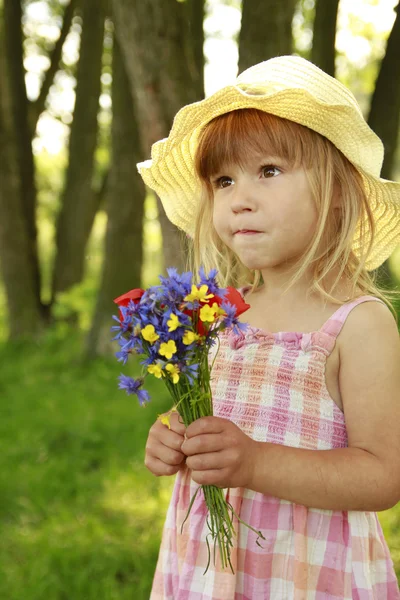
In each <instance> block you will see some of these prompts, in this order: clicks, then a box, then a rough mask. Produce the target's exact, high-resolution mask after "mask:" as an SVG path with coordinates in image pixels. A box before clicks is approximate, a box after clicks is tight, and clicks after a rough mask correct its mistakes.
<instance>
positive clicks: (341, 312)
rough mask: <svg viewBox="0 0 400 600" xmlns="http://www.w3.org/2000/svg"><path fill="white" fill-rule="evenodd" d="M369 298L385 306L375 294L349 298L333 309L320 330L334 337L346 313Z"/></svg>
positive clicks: (343, 321)
mask: <svg viewBox="0 0 400 600" xmlns="http://www.w3.org/2000/svg"><path fill="white" fill-rule="evenodd" d="M371 300H375V301H376V302H380V303H381V304H383V305H385V306H386V304H385V303H384V302H383V300H381V299H380V298H376V296H360V297H359V298H356V299H355V300H351V301H350V302H347V303H346V304H342V306H340V307H339V308H338V309H337V311H335V312H334V313H333V315H332V316H331V317H329V319H328V320H327V321H326V322H325V323H324V324H323V325H322V327H321V329H320V331H322V332H324V333H327V334H329V335H330V336H332V337H333V338H335V339H336V338H337V336H338V335H339V333H340V332H341V330H342V327H343V325H344V324H345V322H346V319H347V316H348V314H349V313H350V312H351V311H352V310H353V308H354V307H355V306H358V305H359V304H361V303H362V302H369V301H371Z"/></svg>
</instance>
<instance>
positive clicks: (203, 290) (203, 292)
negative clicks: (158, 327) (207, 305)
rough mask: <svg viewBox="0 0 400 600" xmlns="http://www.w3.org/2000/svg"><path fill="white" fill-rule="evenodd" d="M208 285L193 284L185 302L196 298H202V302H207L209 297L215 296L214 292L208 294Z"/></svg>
mask: <svg viewBox="0 0 400 600" xmlns="http://www.w3.org/2000/svg"><path fill="white" fill-rule="evenodd" d="M207 291H208V287H207V286H206V285H205V284H204V285H202V286H201V287H200V288H197V287H196V286H195V285H192V291H191V293H190V294H188V295H187V296H186V297H185V298H184V300H185V302H193V301H194V300H200V301H201V302H207V300H208V299H209V298H214V294H208V295H207Z"/></svg>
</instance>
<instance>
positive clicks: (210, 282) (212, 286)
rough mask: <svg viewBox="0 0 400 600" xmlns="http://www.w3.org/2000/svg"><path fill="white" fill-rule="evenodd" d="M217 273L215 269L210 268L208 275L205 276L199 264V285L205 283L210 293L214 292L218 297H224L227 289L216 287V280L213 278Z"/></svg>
mask: <svg viewBox="0 0 400 600" xmlns="http://www.w3.org/2000/svg"><path fill="white" fill-rule="evenodd" d="M217 273H218V271H217V269H211V271H210V272H209V274H208V277H207V275H206V274H205V272H204V267H203V266H201V267H200V269H199V275H200V284H199V285H206V286H207V287H208V289H209V291H210V292H211V294H215V295H216V296H219V297H220V298H224V297H225V294H226V292H227V290H226V289H223V288H219V287H218V284H217V281H216V279H215V276H216V274H217Z"/></svg>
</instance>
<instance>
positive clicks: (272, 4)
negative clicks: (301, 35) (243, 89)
mask: <svg viewBox="0 0 400 600" xmlns="http://www.w3.org/2000/svg"><path fill="white" fill-rule="evenodd" d="M295 6H296V0H265V1H264V2H260V1H259V0H243V2H242V24H241V28H240V34H239V73H242V72H243V71H244V70H245V69H248V68H249V67H251V66H253V65H255V64H257V63H259V62H262V61H264V60H268V59H269V58H273V57H274V56H282V55H285V54H291V53H292V20H293V15H294V10H295Z"/></svg>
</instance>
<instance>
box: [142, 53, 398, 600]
mask: <svg viewBox="0 0 400 600" xmlns="http://www.w3.org/2000/svg"><path fill="white" fill-rule="evenodd" d="M382 159H383V147H382V144H381V142H380V140H379V139H378V138H377V136H376V135H375V134H374V133H373V132H372V131H371V129H370V128H369V127H368V125H367V124H366V122H365V121H364V119H363V117H362V114H361V111H360V108H359V106H358V104H357V102H356V100H355V98H354V96H353V95H352V94H351V93H350V92H349V91H348V90H347V89H346V88H345V87H344V86H343V85H341V84H340V83H339V82H338V81H336V80H335V79H333V78H331V77H330V76H328V75H326V74H325V73H324V72H322V71H321V70H320V69H318V68H317V67H315V66H314V65H312V64H311V63H309V62H308V61H306V60H304V59H302V58H298V57H294V56H283V57H278V58H274V59H271V60H269V61H266V62H264V63H261V64H259V65H256V66H254V67H252V68H250V69H248V70H247V71H245V72H244V73H243V74H241V75H240V76H239V77H238V78H237V80H236V83H235V85H232V86H228V87H226V88H224V89H222V90H220V91H218V92H216V93H215V94H214V95H212V96H210V97H209V98H207V99H205V100H203V101H201V102H198V103H195V104H192V105H189V106H186V107H184V108H182V109H181V110H180V111H179V112H178V114H177V115H176V117H175V120H174V123H173V127H172V130H171V132H170V135H169V137H168V138H167V139H164V140H161V141H160V142H158V143H156V144H154V146H153V148H152V160H150V161H146V162H145V163H141V164H140V165H138V168H139V171H140V173H141V175H142V177H143V179H144V181H145V182H146V183H147V184H148V185H149V186H150V187H151V188H153V189H154V190H155V191H156V192H157V194H158V195H159V196H160V198H161V200H162V202H163V205H164V207H165V210H166V213H167V215H168V217H169V218H170V220H171V221H172V222H173V223H175V224H176V225H177V226H178V227H180V228H181V229H182V230H184V231H185V232H186V233H187V234H189V235H190V237H191V238H193V239H192V242H191V244H192V252H191V255H190V261H191V262H190V265H191V270H193V271H194V272H198V267H199V266H200V264H203V265H204V267H205V270H206V272H207V271H209V270H210V269H211V268H212V267H217V268H218V270H219V273H220V282H219V283H220V285H223V286H225V285H236V286H237V287H238V288H239V290H240V291H241V293H242V294H243V296H244V297H245V299H246V302H247V303H248V304H250V309H249V310H248V311H247V312H246V313H245V314H244V315H243V319H242V318H240V319H241V320H243V321H247V322H248V323H249V328H248V330H247V331H246V332H245V333H239V334H235V333H233V332H232V331H231V332H227V331H225V332H223V335H221V339H220V341H221V345H220V349H219V351H218V354H217V358H216V361H215V364H214V368H213V372H212V392H213V407H214V416H212V417H206V418H202V419H199V420H198V421H195V422H194V423H192V424H191V425H190V426H189V427H188V428H187V429H186V430H185V427H184V426H183V425H182V424H181V423H180V422H179V419H178V418H177V417H176V415H175V419H172V422H171V425H172V426H171V430H169V429H168V428H166V427H165V426H164V425H162V424H161V422H160V421H156V423H155V424H154V425H153V426H152V428H151V430H150V433H149V436H148V441H147V445H146V457H145V464H146V467H147V468H148V469H149V470H150V471H152V472H153V473H154V474H155V475H174V474H177V475H176V479H175V487H174V490H173V494H172V499H171V502H170V506H169V509H168V513H167V518H166V523H165V527H164V531H163V538H162V545H161V549H160V554H159V559H158V564H157V568H156V573H155V577H154V582H153V588H152V594H151V599H152V600H158V599H161V598H163V599H168V600H186V599H187V600H200V599H203V600H206V599H207V600H208V599H213V600H233V599H235V600H245V599H246V600H254V599H256V600H258V599H271V600H293V599H294V600H325V599H345V600H351V599H353V600H354V599H357V600H399V599H400V592H399V588H398V583H397V579H396V575H395V572H394V568H393V563H392V560H391V558H390V554H389V550H388V547H387V544H386V542H385V539H384V537H383V534H382V529H381V527H380V524H379V521H378V518H377V514H376V511H381V510H385V509H388V508H390V507H393V506H394V505H395V504H396V503H397V502H398V500H399V499H400V402H399V397H400V368H399V366H400V342H399V335H398V330H397V326H396V320H395V318H394V317H393V315H392V313H391V311H390V310H389V308H388V306H390V308H391V309H392V310H393V307H392V305H391V303H390V301H389V300H388V299H387V298H388V294H386V295H384V294H383V293H382V292H381V291H379V289H378V288H377V287H376V285H375V283H374V277H371V275H370V273H369V271H371V270H373V269H376V268H377V267H378V266H379V265H380V264H382V263H383V261H384V260H385V259H386V258H387V257H388V256H389V255H390V254H391V252H392V250H393V249H394V248H395V246H396V245H397V244H398V243H399V242H400V218H399V209H400V184H398V183H394V182H389V181H385V180H382V179H380V178H379V173H380V168H381V165H382ZM393 312H394V311H393ZM214 348H215V347H214ZM214 352H215V350H214ZM211 353H213V349H212V350H211ZM212 359H213V356H211V357H210V360H212ZM199 484H213V485H216V486H218V487H221V488H224V490H225V491H226V495H227V498H228V500H229V501H230V502H231V504H232V505H233V507H234V509H235V511H236V513H237V514H238V515H239V516H240V517H241V519H242V520H243V521H245V522H247V523H249V524H250V525H251V526H252V527H254V528H255V529H256V530H261V531H262V533H263V534H264V537H265V538H266V539H265V541H262V542H261V547H260V546H258V545H257V544H256V539H257V535H256V534H255V533H253V532H252V531H251V530H249V529H247V528H246V527H245V526H243V525H241V524H240V523H238V522H237V521H236V522H235V526H236V530H237V532H238V535H237V538H236V546H235V547H234V548H233V549H232V562H233V569H234V574H233V573H232V572H231V571H230V570H225V571H223V570H222V569H221V565H220V562H219V557H218V555H217V557H216V564H215V565H213V561H211V564H210V568H209V570H208V572H207V573H206V575H203V572H204V569H205V565H206V563H207V545H206V535H207V533H208V529H207V525H206V518H207V510H206V506H205V503H204V498H203V496H202V495H201V494H198V495H197V497H196V501H195V503H194V505H193V507H192V510H191V513H190V517H189V519H188V521H187V522H186V523H185V526H184V528H183V532H182V533H181V525H182V521H183V519H184V517H185V515H186V512H187V509H188V506H189V502H190V499H191V497H192V495H193V494H194V492H195V491H196V489H197V487H198V485H199Z"/></svg>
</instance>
